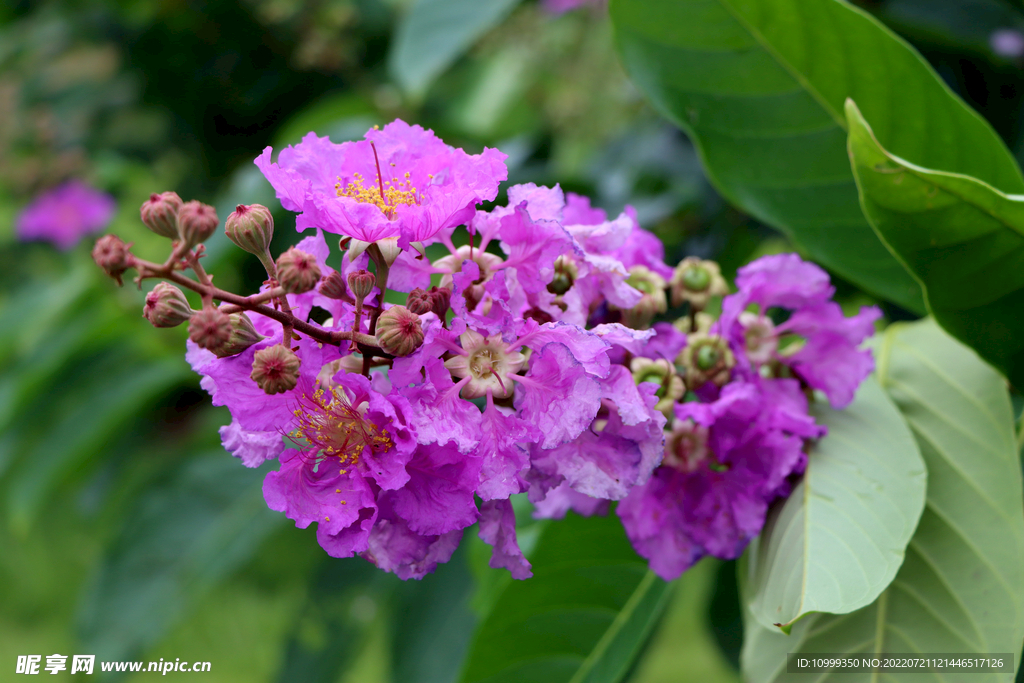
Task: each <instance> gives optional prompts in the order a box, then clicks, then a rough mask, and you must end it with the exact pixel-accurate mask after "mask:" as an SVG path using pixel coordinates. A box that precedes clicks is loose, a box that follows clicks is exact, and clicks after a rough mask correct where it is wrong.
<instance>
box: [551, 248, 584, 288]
mask: <svg viewBox="0 0 1024 683" xmlns="http://www.w3.org/2000/svg"><path fill="white" fill-rule="evenodd" d="M579 276H580V271H579V269H578V268H577V267H576V263H575V262H574V261H573V260H572V257H570V256H565V255H562V256H559V257H558V258H557V259H555V276H554V278H553V279H552V280H551V282H549V283H548V291H549V292H551V293H552V294H557V295H558V296H561V295H562V294H565V293H566V292H568V291H569V290H570V289H571V288H572V286H573V284H574V283H575V282H576V278H578V277H579Z"/></svg>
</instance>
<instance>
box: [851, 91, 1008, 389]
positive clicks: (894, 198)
mask: <svg viewBox="0 0 1024 683" xmlns="http://www.w3.org/2000/svg"><path fill="white" fill-rule="evenodd" d="M846 112H847V117H848V119H849V122H850V139H849V147H850V160H851V163H852V165H853V170H854V174H855V175H856V177H857V182H858V185H859V187H860V194H861V204H862V205H863V207H864V213H865V215H867V217H868V219H869V220H870V221H871V223H872V225H874V227H875V229H876V230H877V231H878V234H879V235H880V236H881V238H882V239H883V240H885V243H886V244H887V245H889V248H890V249H892V251H893V253H894V254H896V256H897V257H898V258H899V259H900V260H901V261H902V262H903V263H904V264H905V265H906V266H907V269H908V270H909V271H910V272H911V273H913V274H914V276H915V277H917V279H918V280H919V281H920V282H921V286H922V288H923V290H924V292H925V300H926V302H927V305H928V308H929V310H930V311H931V313H932V315H934V316H935V319H936V320H937V321H938V322H939V324H941V325H942V326H943V327H944V328H946V330H947V331H949V333H950V334H952V335H953V336H954V337H956V338H957V339H959V340H960V341H962V342H964V343H965V344H967V345H968V346H971V347H972V348H974V349H975V350H976V351H977V352H978V354H980V355H981V357H982V358H984V359H985V360H987V361H988V362H989V363H991V364H992V365H994V366H995V367H996V368H998V369H999V370H1001V371H1002V372H1003V374H1005V375H1006V377H1007V378H1009V380H1010V381H1011V382H1012V383H1013V384H1014V385H1015V386H1016V387H1018V388H1021V387H1024V292H1022V290H1024V267H1022V266H1024V197H1022V196H1008V195H1005V194H1003V193H1002V192H1000V191H999V190H996V189H994V188H993V187H991V186H990V185H988V184H986V183H985V182H983V181H981V180H978V179H976V178H972V177H968V176H964V175H958V174H955V173H947V172H944V171H932V170H929V169H926V168H922V167H920V166H916V165H914V164H912V163H910V162H909V161H904V160H903V159H901V158H899V157H897V156H895V155H894V154H890V153H889V152H887V151H886V150H885V149H884V148H883V147H882V146H881V145H880V144H879V142H878V140H877V139H876V137H875V136H874V134H873V132H872V130H871V127H869V126H868V123H867V122H866V121H865V120H864V117H863V116H862V115H861V113H860V111H859V110H858V108H857V105H856V104H854V103H853V101H852V100H851V101H849V102H847V108H846Z"/></svg>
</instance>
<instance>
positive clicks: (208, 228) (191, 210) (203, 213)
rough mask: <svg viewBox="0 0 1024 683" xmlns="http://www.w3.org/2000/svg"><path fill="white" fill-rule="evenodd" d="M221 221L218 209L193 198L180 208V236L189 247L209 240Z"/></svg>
mask: <svg viewBox="0 0 1024 683" xmlns="http://www.w3.org/2000/svg"><path fill="white" fill-rule="evenodd" d="M219 223H220V219H219V218H217V210H216V209H214V208H213V207H212V206H210V205H209V204H203V203H202V202H199V201H196V200H194V199H193V200H192V201H190V202H185V203H184V204H183V205H182V207H181V208H180V209H178V236H179V237H181V239H182V240H183V241H184V242H185V243H186V244H188V246H189V247H194V246H196V245H197V244H201V243H202V242H205V241H206V240H208V239H209V238H210V235H212V234H213V232H214V230H216V229H217V225H218V224H219Z"/></svg>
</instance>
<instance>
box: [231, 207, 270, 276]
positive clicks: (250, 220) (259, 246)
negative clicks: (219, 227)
mask: <svg viewBox="0 0 1024 683" xmlns="http://www.w3.org/2000/svg"><path fill="white" fill-rule="evenodd" d="M224 233H225V234H226V235H227V236H228V239H229V240H231V241H232V242H234V243H235V244H237V245H238V246H239V247H241V248H242V249H245V250H246V251H247V252H249V253H250V254H254V255H255V256H257V257H259V258H260V260H262V259H264V258H266V259H267V262H269V261H270V241H271V240H272V239H274V217H273V216H272V215H271V214H270V209H268V208H267V207H265V206H262V205H260V204H250V205H249V206H246V205H244V204H239V205H238V206H237V207H235V210H234V211H232V212H231V213H230V214H229V215H228V217H227V220H225V221H224Z"/></svg>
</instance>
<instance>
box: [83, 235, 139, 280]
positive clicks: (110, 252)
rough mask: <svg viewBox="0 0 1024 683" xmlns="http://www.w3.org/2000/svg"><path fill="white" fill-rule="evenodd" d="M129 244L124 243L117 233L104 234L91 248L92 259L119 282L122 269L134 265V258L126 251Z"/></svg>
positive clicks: (124, 269)
mask: <svg viewBox="0 0 1024 683" xmlns="http://www.w3.org/2000/svg"><path fill="white" fill-rule="evenodd" d="M129 247H131V245H130V244H125V243H124V242H123V241H122V240H121V238H120V237H118V236H117V235H104V236H103V237H101V238H99V239H98V240H96V246H95V247H93V248H92V260H93V261H95V262H96V265H97V266H99V267H100V268H102V269H103V272H105V273H106V274H107V275H109V276H110V277H112V278H114V279H115V280H117V284H119V285H120V284H123V283H122V282H121V276H122V275H123V274H124V271H126V270H128V269H129V268H131V267H132V266H133V265H134V261H135V259H134V258H133V257H132V255H131V253H130V252H129V251H128V249H129Z"/></svg>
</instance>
